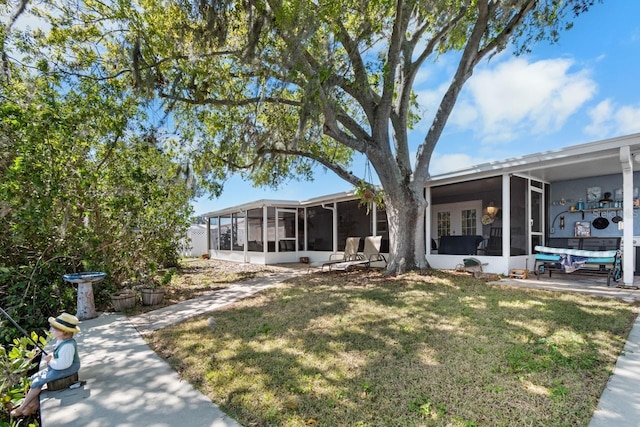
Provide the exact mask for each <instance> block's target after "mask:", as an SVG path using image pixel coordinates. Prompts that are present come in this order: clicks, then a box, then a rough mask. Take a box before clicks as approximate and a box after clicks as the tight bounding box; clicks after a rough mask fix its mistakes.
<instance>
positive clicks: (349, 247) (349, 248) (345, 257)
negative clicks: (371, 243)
mask: <svg viewBox="0 0 640 427" xmlns="http://www.w3.org/2000/svg"><path fill="white" fill-rule="evenodd" d="M365 243H366V242H365ZM358 246H360V238H359V237H347V242H346V243H345V245H344V252H343V253H342V254H331V255H329V261H325V262H324V263H323V264H322V266H321V267H320V269H321V270H324V268H325V267H329V270H331V266H332V265H333V264H338V263H341V262H347V261H353V260H355V259H357V257H358ZM334 257H335V258H334ZM338 257H340V258H338Z"/></svg>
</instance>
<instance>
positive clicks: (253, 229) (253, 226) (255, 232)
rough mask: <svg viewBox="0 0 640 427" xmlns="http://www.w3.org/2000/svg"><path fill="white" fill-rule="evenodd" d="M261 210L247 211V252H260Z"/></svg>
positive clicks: (261, 244) (261, 232) (261, 247)
mask: <svg viewBox="0 0 640 427" xmlns="http://www.w3.org/2000/svg"><path fill="white" fill-rule="evenodd" d="M262 236H263V226H262V209H249V210H248V211H247V250H248V251H250V252H262V251H263V250H264V243H263V241H262Z"/></svg>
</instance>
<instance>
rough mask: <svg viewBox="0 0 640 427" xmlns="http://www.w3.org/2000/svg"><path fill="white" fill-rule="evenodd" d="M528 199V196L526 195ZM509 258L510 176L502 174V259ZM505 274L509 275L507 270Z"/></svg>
mask: <svg viewBox="0 0 640 427" xmlns="http://www.w3.org/2000/svg"><path fill="white" fill-rule="evenodd" d="M527 197H529V195H527ZM510 256H511V176H510V175H509V174H502V258H507V259H508V258H509V257H510ZM505 274H506V275H507V276H508V275H509V268H507V271H506V272H505Z"/></svg>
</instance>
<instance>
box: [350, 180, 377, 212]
mask: <svg viewBox="0 0 640 427" xmlns="http://www.w3.org/2000/svg"><path fill="white" fill-rule="evenodd" d="M354 195H355V196H356V197H357V198H359V199H360V204H361V205H363V206H366V207H367V214H368V213H369V211H370V210H371V207H372V206H373V205H375V206H377V207H384V192H383V191H382V190H380V189H376V188H375V187H374V186H373V185H371V184H369V183H367V182H366V181H364V180H360V184H358V185H357V186H356V187H355V189H354Z"/></svg>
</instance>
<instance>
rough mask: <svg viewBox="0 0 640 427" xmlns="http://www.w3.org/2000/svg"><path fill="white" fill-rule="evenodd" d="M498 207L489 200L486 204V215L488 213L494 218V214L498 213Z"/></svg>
mask: <svg viewBox="0 0 640 427" xmlns="http://www.w3.org/2000/svg"><path fill="white" fill-rule="evenodd" d="M499 209H500V208H498V207H497V206H496V205H494V204H493V202H489V204H488V205H487V215H489V216H490V217H491V219H495V217H496V215H498V210H499Z"/></svg>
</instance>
